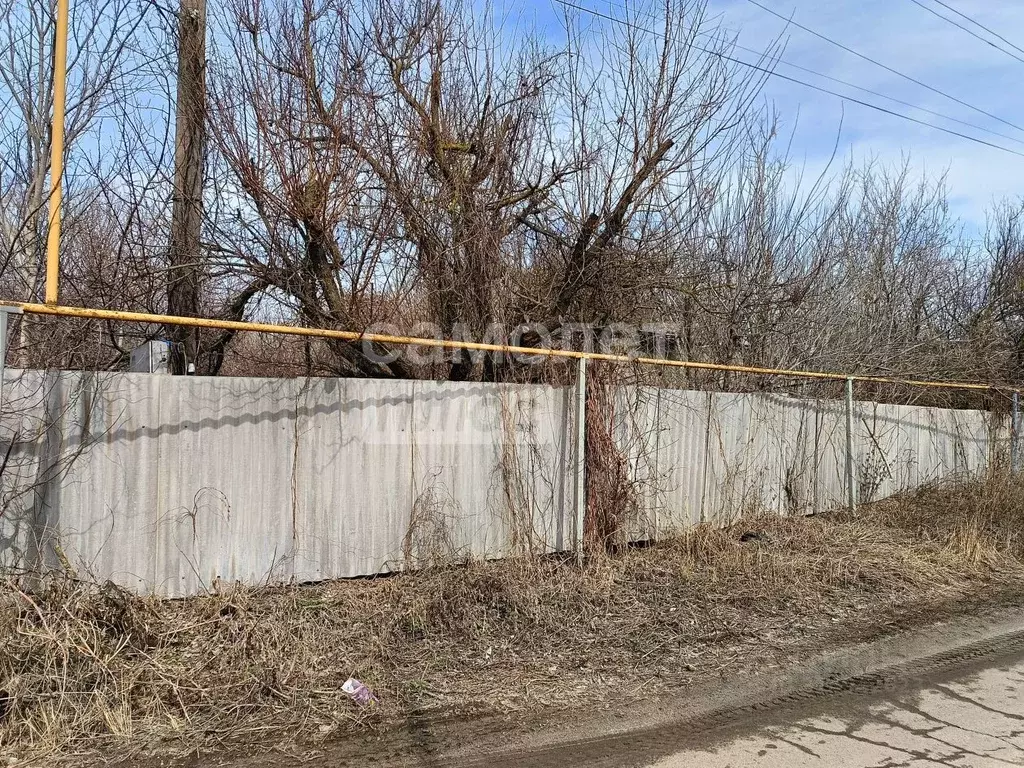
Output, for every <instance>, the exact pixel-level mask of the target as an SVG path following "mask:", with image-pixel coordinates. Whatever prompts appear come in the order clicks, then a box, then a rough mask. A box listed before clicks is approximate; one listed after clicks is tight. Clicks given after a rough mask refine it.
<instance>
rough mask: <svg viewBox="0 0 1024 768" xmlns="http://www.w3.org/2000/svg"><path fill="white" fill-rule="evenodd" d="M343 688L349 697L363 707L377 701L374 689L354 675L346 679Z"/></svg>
mask: <svg viewBox="0 0 1024 768" xmlns="http://www.w3.org/2000/svg"><path fill="white" fill-rule="evenodd" d="M341 690H343V691H344V692H345V693H347V694H348V696H349V698H350V699H352V701H354V702H355V703H356V704H358V705H359V706H361V707H362V706H365V705H366V704H370V703H372V702H375V701H377V697H376V696H374V695H373V691H371V690H370V689H369V688H368V687H366V685H364V684H363V683H361V682H359V681H358V680H356V679H355V678H354V677H350V678H349V679H348V680H346V681H345V682H344V683H343V684H342V686H341Z"/></svg>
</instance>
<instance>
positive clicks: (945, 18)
mask: <svg viewBox="0 0 1024 768" xmlns="http://www.w3.org/2000/svg"><path fill="white" fill-rule="evenodd" d="M910 2H912V3H913V4H914V5H916V6H918V7H920V8H923V9H924V10H926V11H928V13H930V14H932V16H937V17H938V18H940V19H942V20H943V21H945V22H947V23H949V24H952V25H953V26H954V27H957V28H958V29H961V30H963V31H964V32H966V33H967V34H968V35H970V36H971V37H973V38H976V39H977V40H981V42H983V43H985V45H989V46H992V47H993V48H995V49H996V50H997V51H999V52H1000V53H1005V54H1006V55H1007V56H1012V57H1013V58H1015V59H1016V60H1017V61H1019V62H1020V63H1021V64H1024V59H1022V58H1021V57H1020V56H1018V55H1017V54H1016V53H1014V52H1013V51H1008V50H1006V49H1005V48H1003V47H1001V46H999V45H996V44H995V43H993V42H992V41H991V40H989V39H988V38H987V37H982V36H981V35H979V34H978V33H977V32H975V31H974V30H973V29H968V28H967V27H965V26H964V25H963V24H961V23H960V22H959V21H957V20H956V19H951V18H949V17H948V16H943V15H942V14H941V13H939V12H938V11H936V10H935V9H934V8H932V7H931V6H929V5H925V4H924V3H922V2H921V0H910ZM940 4H941V5H942V6H943V7H945V8H949V6H948V5H946V4H945V3H940ZM950 10H954V9H952V8H951V9H950ZM954 12H957V11H954ZM960 15H961V16H963V15H964V14H960ZM965 18H968V17H966V16H965ZM972 21H973V20H972ZM973 23H975V24H977V22H973ZM978 26H981V25H980V24H978Z"/></svg>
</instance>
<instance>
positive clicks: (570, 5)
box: [556, 0, 1024, 157]
mask: <svg viewBox="0 0 1024 768" xmlns="http://www.w3.org/2000/svg"><path fill="white" fill-rule="evenodd" d="M556 2H558V3H559V4H560V5H564V6H565V7H567V8H574V9H575V10H577V11H582V12H584V13H589V14H591V15H592V16H597V17H599V18H602V19H607V20H608V21H613V22H615V23H616V24H621V25H623V26H625V27H628V28H631V29H635V30H638V31H640V32H646V33H647V34H649V35H655V36H657V34H658V33H656V32H654V31H653V30H651V29H648V28H646V27H641V26H639V25H638V24H634V23H632V22H629V21H625V20H624V19H620V18H618V17H616V16H611V15H609V14H607V13H602V12H600V11H595V10H594V9H593V8H586V7H584V6H582V5H576V4H575V3H573V2H570V0H556ZM693 48H694V50H698V51H701V52H702V53H706V54H709V55H711V56H717V57H718V58H720V59H722V60H723V61H729V62H732V63H734V64H739V65H741V66H744V67H748V68H750V69H753V70H756V71H758V72H763V73H764V74H766V75H768V76H770V77H776V78H778V79H780V80H786V81H788V82H790V83H796V84H797V85H802V86H804V87H805V88H811V89H812V90H815V91H820V92H821V93H827V94H828V95H830V96H835V97H836V98H839V99H842V100H843V101H848V102H850V103H852V104H858V105H860V106H862V107H867V108H868V109H873V110H876V111H878V112H882V113H883V114H886V115H891V116H893V117H899V118H901V119H903V120H907V121H909V122H911V123H916V124H917V125H923V126H925V127H926V128H932V129H933V130H936V131H941V132H943V133H948V134H950V135H951V136H957V137H959V138H961V139H966V140H967V141H973V142H974V143H975V144H981V145H983V146H986V147H991V148H992V149H998V150H1001V151H1002V152H1009V153H1010V154H1011V155H1017V156H1018V157H1024V152H1018V151H1017V150H1015V149H1010V148H1009V147H1003V146H1000V145H999V144H993V143H992V142H990V141H986V140H985V139H979V138H978V137H976V136H971V135H969V134H966V133H960V132H959V131H954V130H953V129H951V128H944V127H942V126H941V125H935V124H934V123H929V122H927V121H926V120H918V119H917V118H916V117H911V116H910V115H906V114H903V113H902V112H897V111H895V110H892V109H887V108H885V107H880V106H878V105H877V104H872V103H870V102H867V101H862V100H861V99H856V98H854V97H853V96H847V95H844V94H842V93H837V92H836V91H832V90H829V89H828V88H822V87H821V86H820V85H814V84H813V83H808V82H807V81H805V80H800V79H798V78H795V77H790V76H789V75H783V74H781V73H779V72H775V71H774V70H771V69H768V68H767V67H762V66H760V65H758V64H751V63H750V62H748V61H743V60H742V59H737V58H735V57H734V56H729V55H728V54H725V53H721V52H720V51H713V50H710V49H708V48H701V47H700V46H697V45H695V46H693ZM1015 127H1016V126H1015Z"/></svg>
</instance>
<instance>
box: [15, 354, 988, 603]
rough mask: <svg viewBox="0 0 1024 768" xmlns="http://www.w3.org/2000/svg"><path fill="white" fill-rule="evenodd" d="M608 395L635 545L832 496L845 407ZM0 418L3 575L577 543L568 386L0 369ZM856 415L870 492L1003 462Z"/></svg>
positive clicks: (349, 561) (405, 560) (965, 430)
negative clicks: (631, 505) (633, 507)
mask: <svg viewBox="0 0 1024 768" xmlns="http://www.w3.org/2000/svg"><path fill="white" fill-rule="evenodd" d="M613 396H614V402H615V418H614V421H613V424H612V430H613V437H614V440H615V443H616V445H617V447H618V449H619V451H620V453H621V455H622V457H623V461H625V462H626V466H627V467H628V470H629V473H630V475H629V481H630V482H631V483H632V484H633V485H634V487H635V488H636V490H637V493H638V495H639V510H638V514H637V515H635V519H631V520H629V521H628V522H627V528H628V530H627V535H628V537H629V538H631V539H633V540H642V539H647V538H650V537H653V536H656V535H659V534H667V533H672V532H674V531H678V530H679V529H681V528H684V527H686V526H689V525H693V524H695V523H698V522H700V521H702V520H708V521H712V522H716V523H724V522H728V521H729V520H732V519H735V518H736V517H737V516H738V515H740V514H742V513H744V512H752V511H765V510H769V511H776V512H783V513H790V514H797V513H803V512H810V511H822V510H825V509H829V508H833V507H836V506H840V505H842V504H844V503H845V495H846V481H845V464H846V422H845V407H844V404H843V403H842V402H834V401H816V400H803V399H798V398H793V397H785V396H777V395H766V394H742V395H741V394H722V393H702V392H692V391H680V390H670V389H657V388H649V387H634V388H620V389H618V390H617V391H615V393H614V395H613ZM3 406H4V408H3V412H2V413H0V433H2V434H0V449H2V450H0V452H2V453H5V454H6V453H7V452H8V448H9V457H8V462H7V466H6V467H5V468H4V470H3V472H2V474H0V491H2V497H0V502H2V507H0V511H2V516H0V566H3V567H4V568H9V569H15V570H20V571H23V572H24V571H27V572H30V573H31V572H38V571H39V570H45V569H48V568H54V567H57V568H66V567H71V568H73V569H74V570H75V571H76V572H78V573H80V574H82V575H89V576H92V577H94V578H97V579H112V580H114V581H116V582H118V583H121V584H124V585H126V586H129V587H131V588H133V589H137V590H139V591H152V592H156V593H160V594H165V595H183V594H192V593H196V592H201V591H204V590H207V589H212V588H214V587H215V586H216V584H217V583H218V582H222V581H223V582H234V581H238V582H243V583H247V584H258V583H264V582H267V583H283V582H288V581H290V580H299V581H309V580H319V579H330V578H338V577H345V576H356V575H366V574H373V573H378V572H382V571H387V570H395V569H400V568H407V567H415V566H419V565H423V564H424V563H429V562H431V561H432V560H434V559H438V558H441V559H448V558H451V557H453V556H454V557H469V556H472V557H486V558H494V557H503V556H507V555H510V554H516V553H540V552H551V551H560V550H565V549H568V548H570V547H571V546H572V545H573V530H574V523H573V520H574V514H575V500H574V458H575V457H574V456H573V453H574V450H575V449H574V446H575V426H576V425H575V420H576V416H575V413H574V411H575V398H574V394H573V390H572V388H571V387H549V386H538V385H508V384H481V383H450V382H433V381H390V380H388V381H378V380H357V379H314V380H308V381H306V380H279V379H241V378H196V377H188V378H184V377H167V376H151V375H145V374H109V373H108V374H95V373H74V372H70V373H68V372H66V373H55V372H46V373H42V372H38V371H8V372H7V377H6V381H5V383H4V389H3ZM855 416H856V418H855V422H854V446H855V465H856V472H857V475H858V480H859V484H860V496H861V498H862V499H864V500H867V499H875V498H879V497H881V496H883V495H886V494H890V493H894V492H896V491H899V490H905V489H907V488H912V487H915V486H917V485H920V484H922V483H925V482H930V481H932V480H935V479H938V478H941V477H944V476H947V475H950V474H953V473H963V472H975V473H977V472H981V471H984V470H985V469H986V468H987V467H989V466H990V465H991V464H992V463H993V462H995V461H997V460H998V461H1005V455H1004V454H1006V453H1007V452H1008V448H1007V441H1008V430H1007V427H1006V419H1005V418H1004V419H1001V420H1000V419H993V418H992V417H990V415H989V414H987V413H983V412H971V411H951V410H942V409H928V408H918V407H908V406H895V405H875V404H873V403H857V404H856V409H855ZM1000 456H1002V458H999V457H1000Z"/></svg>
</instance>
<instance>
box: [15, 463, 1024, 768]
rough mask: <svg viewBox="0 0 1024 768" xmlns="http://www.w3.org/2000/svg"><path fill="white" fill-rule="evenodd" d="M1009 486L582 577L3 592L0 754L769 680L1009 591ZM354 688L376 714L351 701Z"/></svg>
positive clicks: (974, 486) (251, 736)
mask: <svg viewBox="0 0 1024 768" xmlns="http://www.w3.org/2000/svg"><path fill="white" fill-rule="evenodd" d="M1022 490H1024V486H1022V485H1021V483H1020V482H1019V481H1011V480H1000V481H998V482H996V481H993V482H989V483H987V484H978V483H971V482H950V483H945V484H943V485H940V486H936V487H933V488H928V489H925V490H922V491H920V492H918V493H915V494H913V495H908V496H903V497H900V498H895V499H891V500H888V501H886V502H882V503H880V504H877V505H874V506H873V507H871V508H869V509H866V510H863V511H862V513H861V514H860V515H858V516H857V517H856V518H854V519H850V518H848V517H847V516H845V515H828V516H817V517H811V518H788V519H787V518H777V517H767V516H765V517H754V518H748V519H746V520H743V521H741V522H740V523H738V524H737V525H735V526H732V527H730V528H728V529H725V530H715V529H712V528H709V527H700V528H697V529H695V530H693V531H691V532H689V533H687V534H686V535H684V536H682V537H680V538H678V539H674V540H672V541H668V542H664V543H662V544H659V545H658V546H656V547H650V548H646V549H630V550H626V551H623V552H620V553H619V554H617V555H614V556H609V557H602V558H599V559H596V560H595V561H593V562H591V563H590V564H589V565H588V566H587V567H586V568H585V569H583V570H579V569H577V568H576V567H574V566H573V565H572V564H571V563H568V562H564V561H561V560H559V559H557V558H548V559H533V560H508V561H504V562H492V563H477V562H474V563H469V564H466V565H462V566H452V567H449V568H438V569H431V570H427V571H423V572H420V573H416V574H406V575H400V576H394V577H390V578H381V579H367V580H353V581H345V582H334V583H328V584H321V585H316V586H297V587H291V588H280V589H262V590H252V589H250V590H241V589H240V590H237V591H233V592H228V593H225V594H219V595H213V596H207V597H200V598H193V599H188V600H180V601H164V602H161V601H157V600H155V599H144V598H139V597H136V596H132V595H130V594H128V593H126V592H124V591H123V590H121V589H118V588H116V587H114V586H112V585H107V586H103V587H95V586H88V585H84V584H80V583H76V582H73V581H66V582H56V583H52V584H50V585H49V586H48V587H47V588H46V589H45V590H43V591H40V592H37V593H35V594H28V593H25V592H20V591H18V590H17V589H15V588H14V587H13V586H12V585H8V586H6V587H3V588H2V590H0V638H2V643H0V754H8V755H14V754H16V755H27V756H37V757H38V756H41V755H47V756H50V757H55V756H61V755H63V756H67V755H73V754H82V753H84V752H92V751H96V750H107V751H108V754H109V750H111V749H112V748H116V749H117V750H118V752H117V754H118V755H119V756H121V757H130V756H132V755H135V754H138V753H139V752H140V751H144V750H148V749H158V750H170V751H185V750H194V749H197V748H201V749H212V748H217V747H220V746H224V745H231V744H239V743H247V744H253V743H274V742H277V741H280V740H281V739H283V738H298V739H303V740H311V741H315V740H317V739H323V738H327V737H330V736H331V735H332V734H338V733H339V732H346V731H352V730H362V729H366V728H372V727H378V726H383V725H387V724H389V723H392V722H395V721H397V720H401V719H403V718H406V717H408V716H409V715H410V713H417V714H419V713H424V712H426V713H432V712H433V713H441V712H444V713H449V712H459V713H466V712H471V711H486V710H488V709H492V708H496V707H497V708H501V709H503V710H505V711H514V710H517V709H522V708H526V707H528V706H535V705H538V704H542V705H550V706H564V705H573V704H579V703H583V702H586V703H590V704H593V703H594V702H596V701H600V700H601V699H602V698H603V697H605V696H606V695H607V694H608V692H609V691H614V692H615V695H616V696H619V697H621V696H622V695H623V691H625V692H626V695H628V694H629V693H630V692H635V691H638V690H641V689H642V690H643V692H644V693H645V694H648V695H649V694H650V692H652V691H657V690H659V689H661V688H666V687H670V686H675V685H678V684H680V683H682V682H685V681H686V680H687V679H689V678H692V677H695V676H699V675H700V674H715V673H717V671H718V670H720V669H726V668H727V669H730V670H734V669H736V668H738V667H742V666H743V664H744V663H745V662H747V661H750V662H752V663H753V662H756V663H758V664H762V663H773V662H781V661H784V660H785V659H787V658H788V657H790V656H791V655H793V654H797V653H801V652H806V651H807V650H808V649H810V648H812V647H814V646H815V645H816V644H820V643H821V642H823V641H824V640H826V639H828V638H829V637H833V636H836V635H837V633H838V634H841V635H842V636H844V637H850V636H851V634H852V633H854V632H855V631H861V632H865V633H869V632H872V631H875V632H877V631H878V626H879V621H880V620H883V621H884V620H885V619H887V618H892V617H898V616H900V615H905V613H906V612H907V611H908V610H911V608H912V607H914V608H915V609H917V610H921V609H923V608H927V607H929V606H931V607H935V606H942V605H949V604H951V603H955V602H956V601H957V600H958V599H961V598H972V599H973V598H977V597H978V596H979V595H985V594H991V593H992V589H993V587H994V586H995V587H1000V586H1002V585H1010V584H1013V583H1014V582H1016V581H1019V580H1020V577H1021V575H1022V567H1021V558H1022V557H1024V543H1022V539H1021V535H1020V531H1021V530H1022V528H1024V525H1022V524H1024V502H1022V501H1021V499H1024V494H1022V493H1021V491H1022ZM748 532H756V533H757V538H756V539H754V540H748V541H746V542H744V541H741V538H742V537H743V534H745V533H748ZM857 627H860V629H859V630H857ZM349 675H355V676H356V677H359V678H360V679H362V680H364V681H365V682H367V683H368V684H369V685H370V686H371V687H373V688H374V689H375V691H376V692H377V694H378V696H379V698H380V704H379V706H375V707H372V708H368V709H360V708H358V707H356V706H355V705H354V704H352V703H351V702H350V701H349V700H348V699H347V697H346V696H345V695H344V693H343V692H342V691H341V685H342V683H344V682H345V680H346V679H347V678H348V677H349Z"/></svg>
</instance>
